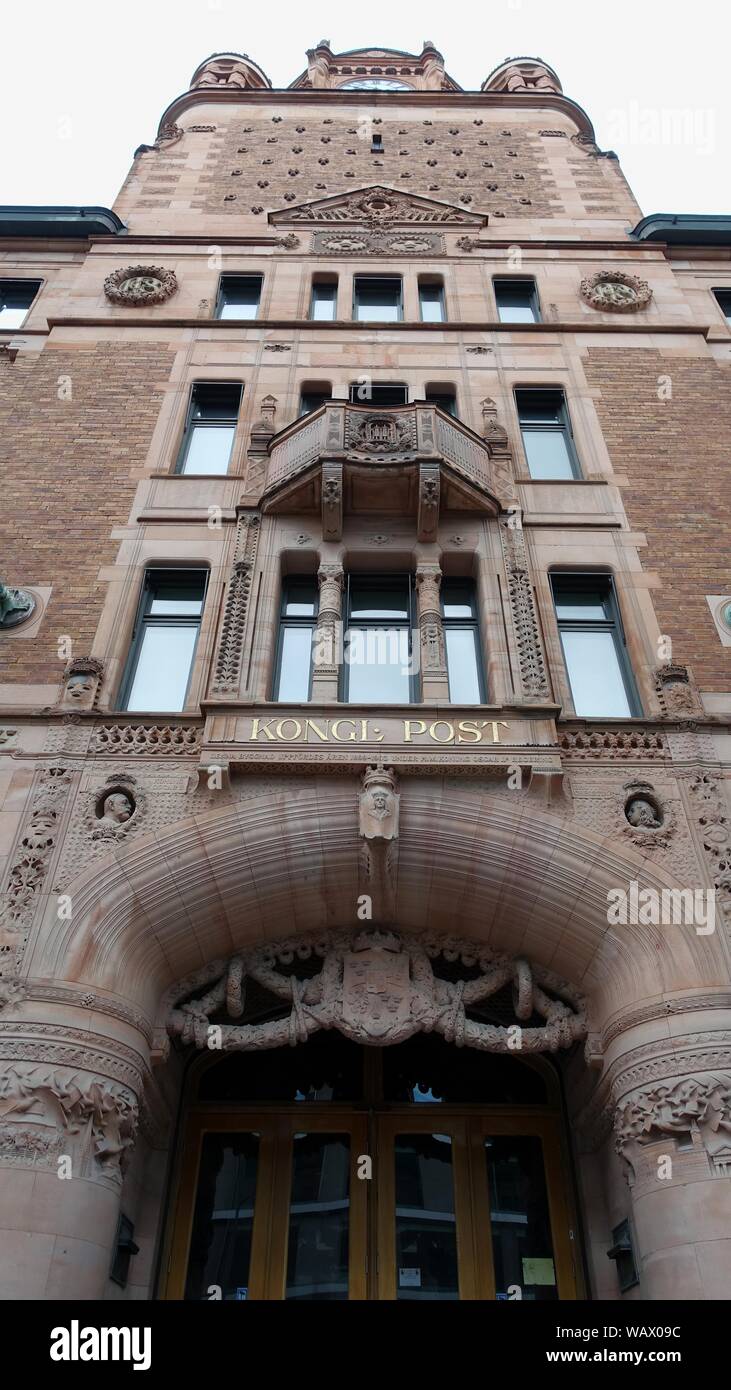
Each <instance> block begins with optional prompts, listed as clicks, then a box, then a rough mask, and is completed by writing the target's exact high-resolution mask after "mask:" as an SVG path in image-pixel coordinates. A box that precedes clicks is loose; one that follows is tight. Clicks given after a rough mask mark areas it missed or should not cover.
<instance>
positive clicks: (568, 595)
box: [554, 584, 610, 622]
mask: <svg viewBox="0 0 731 1390" xmlns="http://www.w3.org/2000/svg"><path fill="white" fill-rule="evenodd" d="M554 596H555V600H556V613H557V615H558V617H559V618H560V619H564V620H565V621H567V622H568V621H570V620H573V621H574V622H577V621H578V622H580V621H582V620H583V621H584V622H606V621H607V619H608V618H609V616H610V611H609V607H610V606H609V598H608V595H607V594H606V592H605V593H604V594H602V593H600V591H599V590H598V589H571V588H569V587H568V585H565V584H562V585H561V587H560V588H559V587H558V586H556V589H555V591H554Z"/></svg>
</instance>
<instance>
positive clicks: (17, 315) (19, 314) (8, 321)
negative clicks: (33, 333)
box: [0, 304, 28, 328]
mask: <svg viewBox="0 0 731 1390" xmlns="http://www.w3.org/2000/svg"><path fill="white" fill-rule="evenodd" d="M27 313H28V309H27V307H26V306H24V307H23V308H12V306H11V305H9V304H8V305H3V306H2V307H0V327H2V328H21V327H22V326H23V324H24V322H25V318H26V315H27Z"/></svg>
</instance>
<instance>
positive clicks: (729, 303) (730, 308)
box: [713, 290, 731, 326]
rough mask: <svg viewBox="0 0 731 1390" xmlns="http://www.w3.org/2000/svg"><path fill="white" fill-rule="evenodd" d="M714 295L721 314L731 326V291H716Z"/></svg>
mask: <svg viewBox="0 0 731 1390" xmlns="http://www.w3.org/2000/svg"><path fill="white" fill-rule="evenodd" d="M713 293H714V294H715V296H716V300H717V301H718V307H719V309H720V310H721V313H722V314H723V316H724V318H725V319H726V322H727V323H728V324H729V325H730V326H731V290H714V291H713Z"/></svg>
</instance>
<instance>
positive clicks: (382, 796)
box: [372, 788, 391, 820]
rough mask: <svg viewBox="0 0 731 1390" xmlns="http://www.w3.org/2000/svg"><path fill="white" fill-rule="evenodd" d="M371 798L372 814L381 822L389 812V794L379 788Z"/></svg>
mask: <svg viewBox="0 0 731 1390" xmlns="http://www.w3.org/2000/svg"><path fill="white" fill-rule="evenodd" d="M372 798H373V814H374V816H377V817H378V819H379V820H383V818H384V816H387V815H388V814H389V812H390V810H391V806H390V801H391V794H390V792H387V791H383V790H381V789H380V788H379V789H378V790H376V791H374V792H373V793H372Z"/></svg>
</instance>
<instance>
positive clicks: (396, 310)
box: [353, 275, 404, 323]
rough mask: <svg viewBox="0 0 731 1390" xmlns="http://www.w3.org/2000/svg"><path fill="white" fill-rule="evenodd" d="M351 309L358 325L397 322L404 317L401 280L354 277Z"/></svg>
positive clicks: (371, 276) (395, 278)
mask: <svg viewBox="0 0 731 1390" xmlns="http://www.w3.org/2000/svg"><path fill="white" fill-rule="evenodd" d="M353 309H354V315H353V316H354V318H355V319H357V320H358V322H359V323H363V322H367V323H396V322H398V320H399V319H402V318H403V316H404V311H403V296H402V286H401V278H400V277H398V276H392V277H388V278H387V277H381V276H378V275H356V277H355V280H354V282H353Z"/></svg>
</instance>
